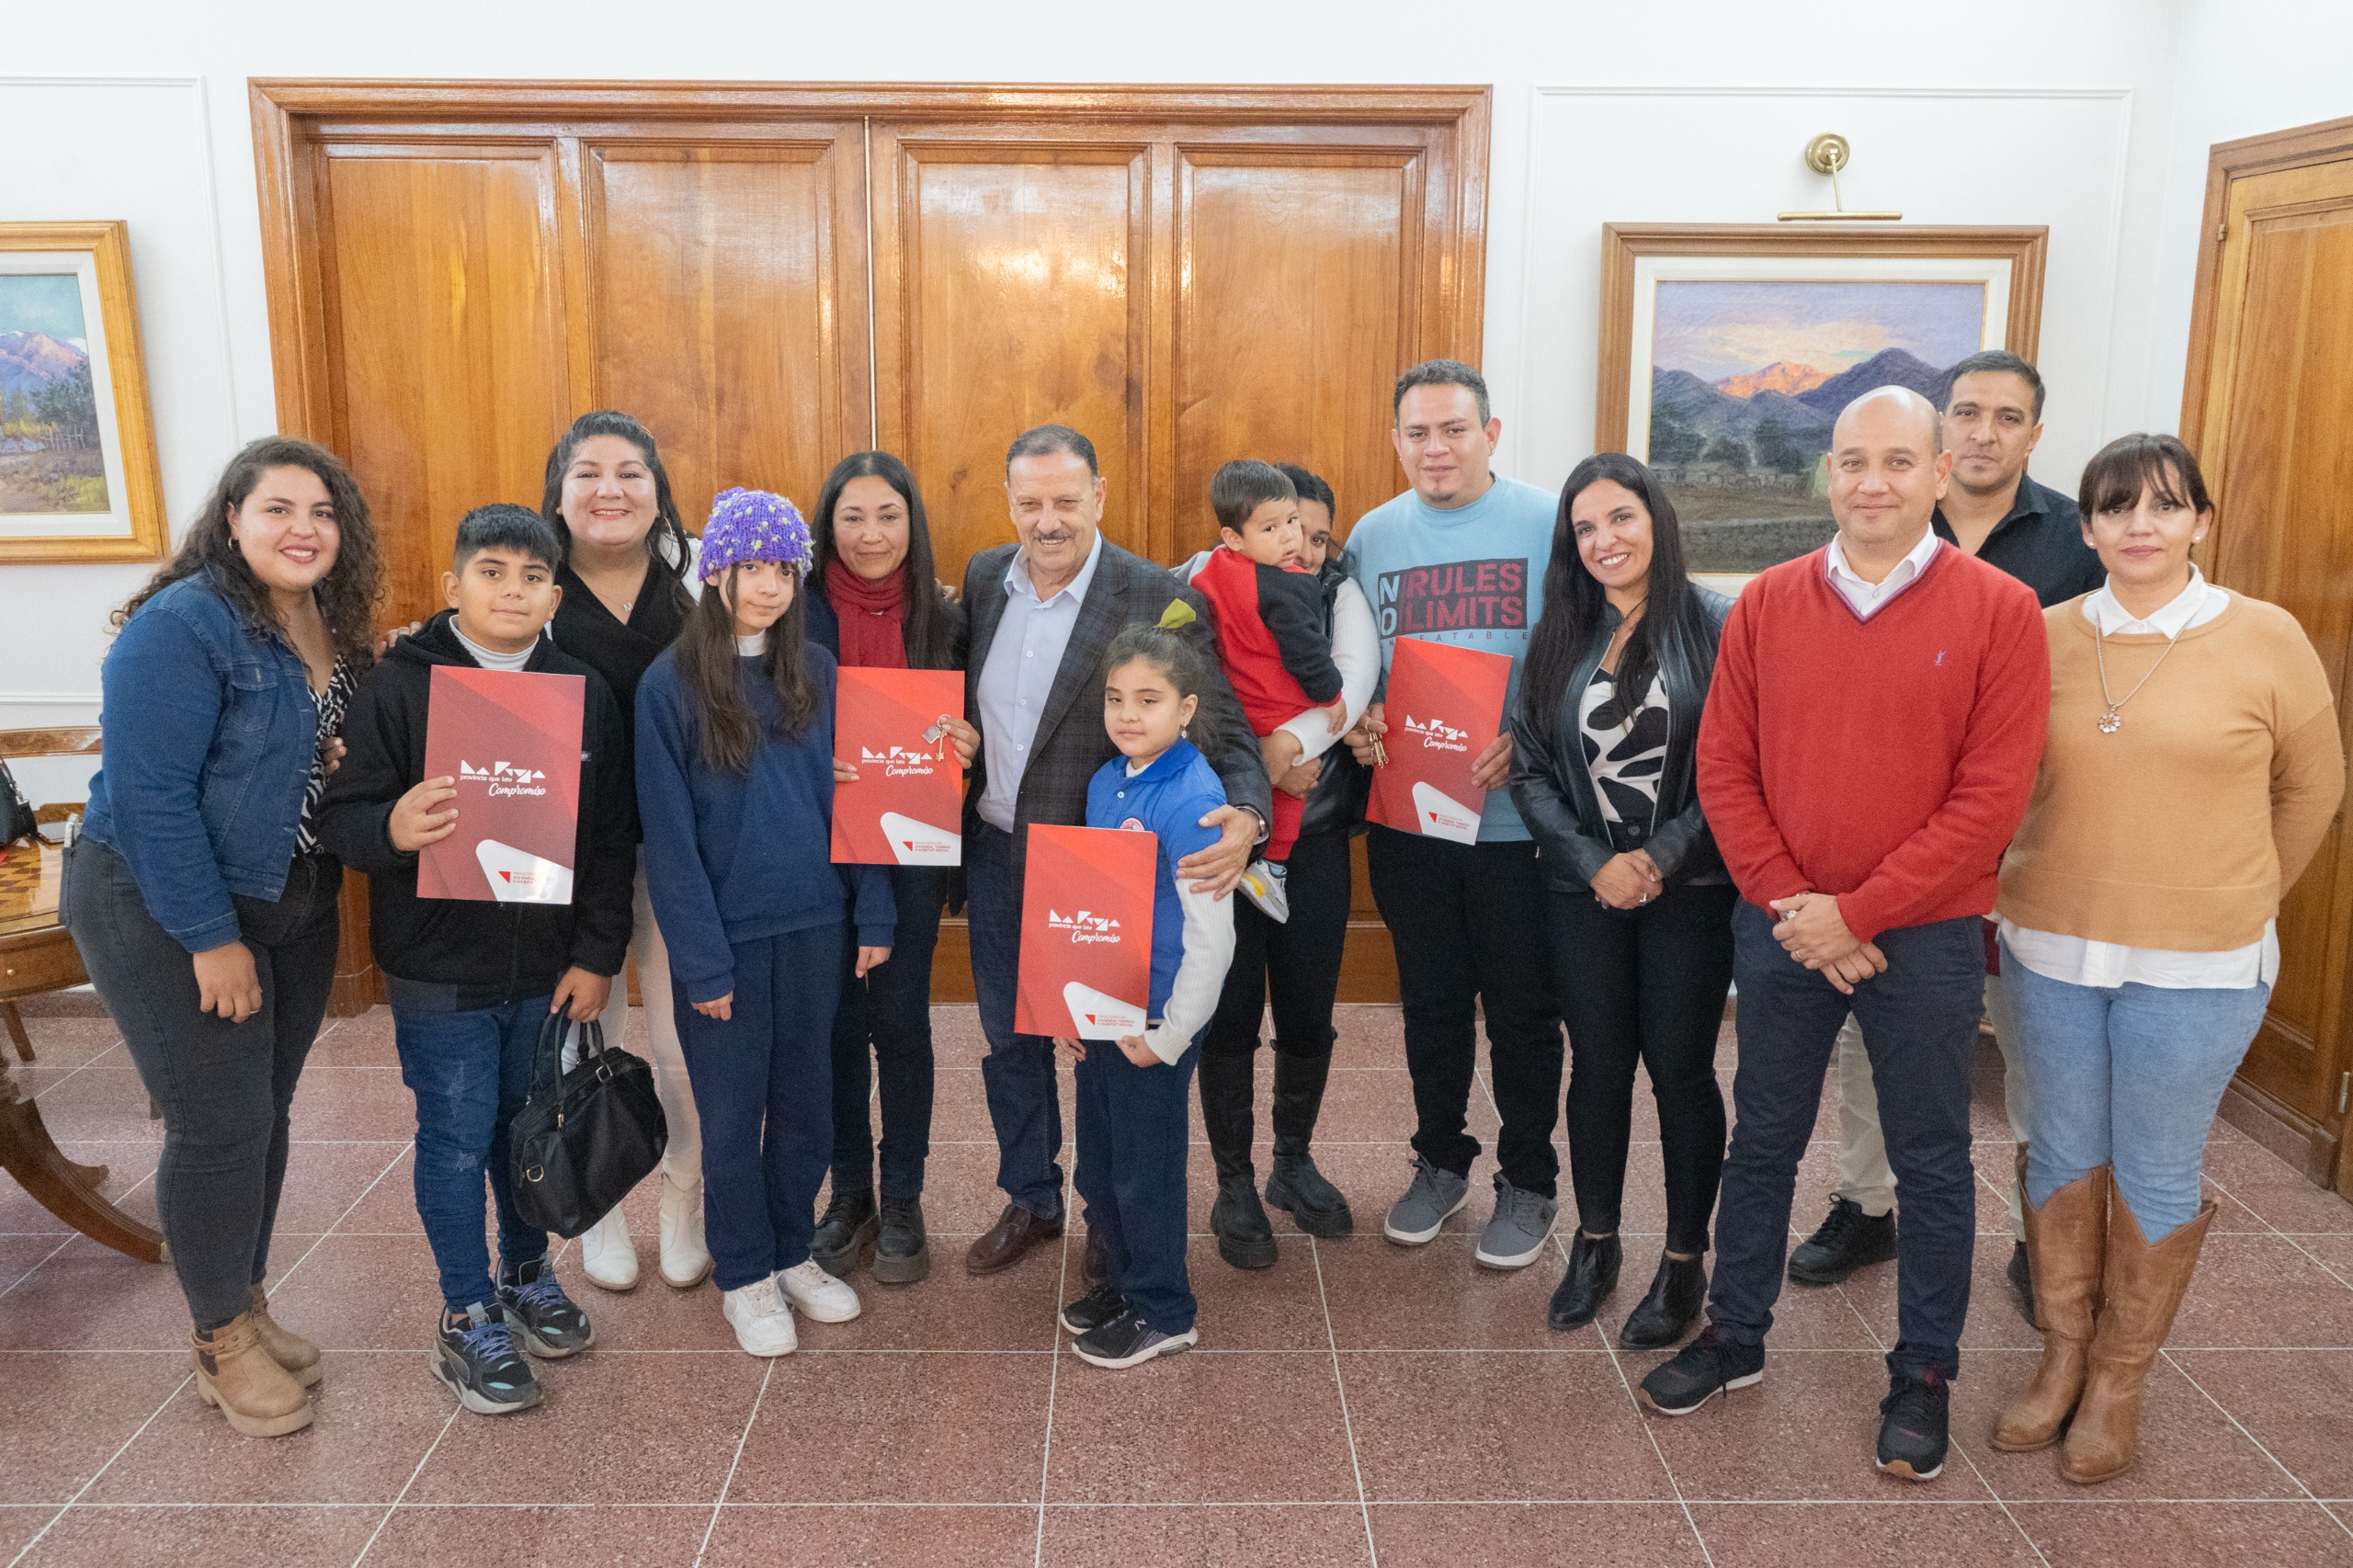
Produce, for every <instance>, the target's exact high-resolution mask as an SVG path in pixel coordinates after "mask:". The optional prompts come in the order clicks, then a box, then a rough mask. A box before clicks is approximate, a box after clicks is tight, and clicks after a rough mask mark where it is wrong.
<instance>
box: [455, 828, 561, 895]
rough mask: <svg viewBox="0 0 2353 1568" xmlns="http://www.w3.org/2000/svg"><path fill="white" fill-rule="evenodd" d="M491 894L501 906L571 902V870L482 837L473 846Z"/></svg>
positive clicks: (511, 846) (475, 856)
mask: <svg viewBox="0 0 2353 1568" xmlns="http://www.w3.org/2000/svg"><path fill="white" fill-rule="evenodd" d="M474 858H475V859H477V860H479V861H481V862H482V874H483V876H485V877H488V878H489V879H490V891H491V895H492V896H493V897H494V898H496V899H497V900H498V902H499V903H571V902H572V868H571V867H569V866H559V865H557V864H556V863H555V862H554V861H552V860H545V859H541V858H540V857H539V856H537V855H532V854H529V853H527V852H526V851H524V850H520V849H517V848H516V847H515V846H513V845H511V844H501V843H499V842H498V840H496V839H494V838H485V839H483V841H482V842H481V843H479V844H477V845H475V846H474Z"/></svg>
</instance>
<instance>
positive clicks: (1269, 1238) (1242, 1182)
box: [1210, 1171, 1275, 1268]
mask: <svg viewBox="0 0 2353 1568" xmlns="http://www.w3.org/2000/svg"><path fill="white" fill-rule="evenodd" d="M1210 1233H1211V1234H1212V1235H1214V1236H1216V1237H1217V1255H1218V1256H1220V1257H1222V1258H1223V1259H1225V1261H1226V1262H1228V1263H1230V1264H1232V1265H1233V1267H1236V1268H1272V1267H1274V1266H1275V1228H1274V1227H1273V1226H1272V1225H1270V1224H1268V1223H1267V1210H1265V1209H1264V1208H1263V1207H1261V1206H1260V1205H1259V1202H1258V1188H1257V1184H1256V1183H1255V1182H1253V1181H1252V1180H1251V1179H1250V1173H1249V1172H1248V1171H1244V1172H1243V1173H1242V1174H1241V1175H1239V1176H1220V1177H1218V1179H1217V1201H1216V1202H1214V1203H1212V1204H1211V1205H1210Z"/></svg>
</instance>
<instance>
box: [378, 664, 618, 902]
mask: <svg viewBox="0 0 2353 1568" xmlns="http://www.w3.org/2000/svg"><path fill="white" fill-rule="evenodd" d="M587 697H588V683H587V682H586V681H585V680H584V679H582V678H581V677H580V676H551V675H532V674H529V673H527V672H524V671H519V670H515V671H509V670H479V669H471V668H467V667H465V666H462V665H435V666H434V670H433V685H432V687H431V689H430V692H429V694H428V698H427V708H426V721H425V777H426V778H454V779H456V780H457V781H458V798H457V800H456V801H454V802H452V803H453V804H455V805H456V807H457V808H458V824H457V829H456V831H455V832H453V833H451V834H450V835H449V837H447V838H444V839H442V840H441V841H440V842H439V843H438V844H428V845H426V846H425V848H424V849H423V850H421V851H420V852H419V853H418V855H417V859H416V894H417V896H418V897H419V898H471V899H482V900H486V901H487V900H495V901H496V902H498V903H571V902H572V873H573V870H574V866H573V847H574V843H575V842H576V837H577V832H578V827H579V822H580V767H581V754H580V732H581V719H582V713H583V710H584V709H585V705H586V702H587Z"/></svg>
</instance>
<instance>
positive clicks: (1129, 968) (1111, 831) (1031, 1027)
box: [1013, 824, 1160, 1040]
mask: <svg viewBox="0 0 2353 1568" xmlns="http://www.w3.org/2000/svg"><path fill="white" fill-rule="evenodd" d="M1159 854H1160V839H1159V835H1156V834H1150V833H1142V832H1139V831H1137V830H1135V829H1133V828H1113V827H1048V826H1044V825H1042V824H1032V825H1031V826H1030V829H1029V874H1028V875H1027V876H1026V877H1025V878H1024V879H1023V881H1022V884H1021V983H1020V986H1019V989H1018V990H1017V992H1016V993H1015V997H1014V1008H1013V1027H1014V1028H1017V1029H1018V1030H1020V1031H1021V1032H1022V1033H1023V1034H1042V1035H1054V1036H1059V1037H1061V1038H1063V1039H1066V1040H1119V1039H1120V1038H1121V1037H1123V1036H1126V1035H1136V1034H1142V1033H1143V1031H1144V1021H1145V1009H1146V1008H1147V1007H1148V1006H1150V1004H1151V1001H1152V894H1153V881H1154V875H1155V873H1156V871H1157V869H1158V866H1159Z"/></svg>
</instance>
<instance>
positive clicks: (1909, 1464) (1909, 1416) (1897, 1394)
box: [1879, 1369, 1952, 1481]
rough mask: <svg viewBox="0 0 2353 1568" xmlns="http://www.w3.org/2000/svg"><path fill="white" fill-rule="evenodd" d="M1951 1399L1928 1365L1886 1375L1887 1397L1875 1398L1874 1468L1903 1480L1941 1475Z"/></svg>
mask: <svg viewBox="0 0 2353 1568" xmlns="http://www.w3.org/2000/svg"><path fill="white" fill-rule="evenodd" d="M1951 1404H1952V1385H1951V1384H1950V1383H1949V1382H1947V1381H1945V1379H1944V1374H1943V1373H1941V1372H1938V1371H1936V1370H1935V1369H1930V1370H1928V1371H1926V1372H1922V1373H1919V1374H1918V1375H1916V1376H1915V1375H1913V1374H1911V1373H1908V1372H1896V1373H1893V1374H1892V1375H1891V1376H1890V1377H1889V1378H1888V1382H1887V1397H1886V1398H1885V1399H1883V1400H1881V1401H1880V1402H1879V1408H1880V1424H1879V1467H1880V1469H1881V1470H1883V1471H1887V1473H1888V1474H1890V1475H1900V1476H1902V1477H1903V1478H1904V1480H1906V1481H1934V1480H1935V1479H1936V1478H1937V1477H1938V1476H1939V1475H1942V1474H1943V1473H1944V1469H1945V1449H1946V1448H1947V1447H1948V1446H1949V1438H1948V1437H1947V1436H1946V1426H1947V1421H1948V1418H1949V1415H1951V1409H1950V1407H1951Z"/></svg>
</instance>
